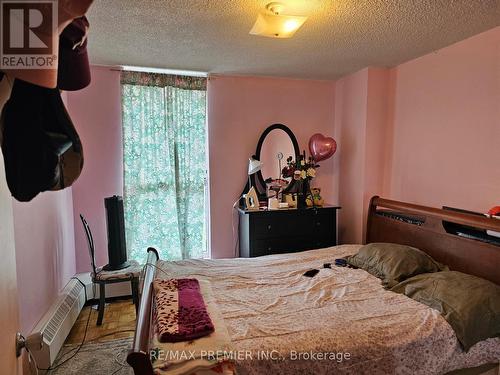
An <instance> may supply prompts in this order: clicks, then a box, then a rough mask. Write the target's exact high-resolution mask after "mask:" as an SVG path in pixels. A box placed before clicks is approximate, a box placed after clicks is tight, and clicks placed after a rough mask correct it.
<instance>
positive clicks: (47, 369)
mask: <svg viewBox="0 0 500 375" xmlns="http://www.w3.org/2000/svg"><path fill="white" fill-rule="evenodd" d="M71 279H74V280H76V281H78V282H79V283H80V284H81V285H82V286H83V290H84V292H85V301H87V288H86V286H85V284H84V283H83V281H82V280H80V279H79V278H78V277H75V276H73V277H72V278H71ZM92 294H93V298H95V284H93V285H92ZM91 315H92V308H90V309H89V315H88V317H87V324H86V325H85V332H84V334H83V340H82V342H81V344H80V345H78V346H77V347H76V348H74V349H71V350H70V351H68V352H67V353H64V354H63V355H62V356H61V358H63V357H64V356H67V355H68V354H69V353H71V352H73V351H74V353H73V354H72V355H71V356H70V357H68V358H66V359H65V360H64V361H62V362H59V363H58V364H57V365H55V366H49V367H48V368H39V367H38V365H37V364H36V360H35V358H34V357H33V356H32V355H31V353H30V352H29V351H28V354H29V356H30V357H32V358H33V361H34V363H35V366H36V369H37V374H38V371H47V374H49V373H50V371H52V370H55V369H56V368H59V367H61V366H62V365H64V364H65V363H66V362H68V361H69V360H70V359H73V358H74V357H75V356H76V355H77V354H78V353H79V352H80V350H81V349H82V347H83V345H84V344H85V339H86V338H87V332H88V329H89V323H90V316H91Z"/></svg>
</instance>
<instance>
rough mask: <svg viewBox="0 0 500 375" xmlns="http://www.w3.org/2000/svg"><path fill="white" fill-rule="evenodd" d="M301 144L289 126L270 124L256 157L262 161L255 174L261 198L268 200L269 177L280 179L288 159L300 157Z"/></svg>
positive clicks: (262, 136) (263, 135)
mask: <svg viewBox="0 0 500 375" xmlns="http://www.w3.org/2000/svg"><path fill="white" fill-rule="evenodd" d="M299 154H300V150H299V144H298V142H297V139H296V138H295V135H294V134H293V132H292V131H291V130H290V128H289V127H287V126H285V125H283V124H273V125H271V126H269V127H268V128H267V129H266V130H264V132H263V133H262V135H261V136H260V139H259V143H257V150H256V152H255V157H256V159H257V160H260V161H261V162H262V168H261V170H260V171H259V172H257V173H256V174H255V177H256V178H255V185H254V186H255V188H256V190H257V193H258V195H259V200H266V198H267V191H266V182H265V180H268V179H273V180H276V179H280V178H281V169H282V168H283V167H284V166H285V165H286V159H287V158H288V157H289V156H291V157H293V159H294V160H296V159H297V158H298V157H299ZM280 158H281V159H280Z"/></svg>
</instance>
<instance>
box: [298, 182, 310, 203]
mask: <svg viewBox="0 0 500 375" xmlns="http://www.w3.org/2000/svg"><path fill="white" fill-rule="evenodd" d="M309 190H310V186H309V180H308V179H307V178H306V179H305V180H300V181H299V190H298V192H297V208H299V209H303V208H307V202H306V199H307V196H308V194H309Z"/></svg>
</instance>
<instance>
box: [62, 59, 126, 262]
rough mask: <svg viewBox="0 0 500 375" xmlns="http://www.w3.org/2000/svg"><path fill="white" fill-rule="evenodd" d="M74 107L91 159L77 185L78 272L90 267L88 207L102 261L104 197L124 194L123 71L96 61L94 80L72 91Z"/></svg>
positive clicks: (104, 257) (71, 110) (104, 259)
mask: <svg viewBox="0 0 500 375" xmlns="http://www.w3.org/2000/svg"><path fill="white" fill-rule="evenodd" d="M68 111H69V113H70V115H71V117H72V118H73V120H74V122H75V125H76V126H77V127H78V132H79V135H80V138H81V140H82V144H83V151H84V157H85V165H84V168H83V171H82V174H81V176H80V178H79V179H78V180H77V181H76V183H75V184H74V185H73V210H74V225H75V251H76V270H77V272H85V271H90V257H89V253H88V247H87V242H86V241H87V240H86V238H85V233H84V231H83V227H82V223H81V221H80V217H79V215H80V213H82V214H83V215H84V216H85V217H86V219H87V221H88V222H89V225H90V227H91V229H92V234H93V237H94V242H95V247H96V263H97V264H98V265H104V264H106V263H107V262H108V250H107V248H108V244H107V235H106V218H105V210H104V198H105V197H109V196H112V195H114V194H117V195H123V156H122V130H121V88H120V73H119V72H117V71H112V70H110V69H109V68H99V67H92V83H91V84H90V86H88V87H87V88H85V89H84V90H80V91H76V92H70V93H68Z"/></svg>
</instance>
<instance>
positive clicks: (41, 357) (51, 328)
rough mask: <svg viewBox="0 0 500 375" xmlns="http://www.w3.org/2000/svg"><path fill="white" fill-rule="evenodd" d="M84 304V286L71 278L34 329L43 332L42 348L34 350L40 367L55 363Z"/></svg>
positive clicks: (47, 366)
mask: <svg viewBox="0 0 500 375" xmlns="http://www.w3.org/2000/svg"><path fill="white" fill-rule="evenodd" d="M84 305H85V290H84V287H83V285H82V284H81V283H80V282H78V281H77V280H75V279H71V280H70V281H69V282H68V284H67V285H66V286H65V287H64V289H63V290H62V292H61V294H60V295H59V297H58V298H57V300H56V301H55V302H54V303H53V305H52V306H51V307H50V309H49V311H47V313H46V314H45V315H44V316H43V318H42V319H41V320H40V321H39V322H38V324H37V325H36V326H35V328H34V329H33V332H32V333H38V332H40V333H42V334H43V346H42V349H41V350H39V351H32V354H33V356H34V357H35V360H36V363H37V365H38V367H39V368H40V369H46V368H49V367H50V366H51V365H52V364H53V363H54V360H55V359H56V357H57V354H58V353H59V351H60V350H61V347H62V346H63V344H64V341H65V340H66V337H67V336H68V334H69V332H70V331H71V328H72V327H73V324H74V323H75V321H76V319H77V318H78V315H79V314H80V311H81V310H82V308H83V306H84Z"/></svg>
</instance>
